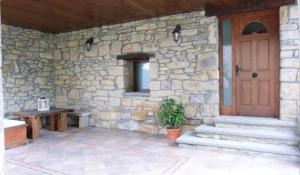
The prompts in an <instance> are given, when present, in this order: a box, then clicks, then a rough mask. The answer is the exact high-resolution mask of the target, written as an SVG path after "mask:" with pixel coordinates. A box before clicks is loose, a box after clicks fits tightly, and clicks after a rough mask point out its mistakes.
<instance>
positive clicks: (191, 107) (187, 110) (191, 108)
mask: <svg viewBox="0 0 300 175" xmlns="http://www.w3.org/2000/svg"><path fill="white" fill-rule="evenodd" d="M197 112H198V105H196V104H188V105H185V107H184V114H185V115H186V116H187V117H193V116H196V115H197Z"/></svg>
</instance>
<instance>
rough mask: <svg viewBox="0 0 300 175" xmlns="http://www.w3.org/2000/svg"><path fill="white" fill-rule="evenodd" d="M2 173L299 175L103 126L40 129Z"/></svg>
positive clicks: (291, 165) (278, 163) (257, 160)
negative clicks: (55, 130)
mask: <svg viewBox="0 0 300 175" xmlns="http://www.w3.org/2000/svg"><path fill="white" fill-rule="evenodd" d="M5 174H6V175H44V174H45V175H48V174H53V175H94V174H95V175H108V174H109V175H123V174H126V175H129V174H134V175H143V174H147V175H150V174H151V175H160V174H175V175H191V174H193V175H248V174H249V175H299V174H300V170H299V164H298V163H295V162H289V161H282V160H272V159H267V158H262V157H257V156H256V157H253V156H251V157H250V156H245V155H233V154H226V153H220V152H209V151H200V150H194V149H187V148H178V147H176V145H175V144H174V143H172V142H169V141H168V140H167V139H166V138H165V137H164V136H153V135H149V134H143V133H137V132H129V131H119V130H106V129H100V128H86V129H75V128H74V129H70V130H69V131H67V132H64V133H56V132H48V131H43V132H42V137H41V138H40V139H38V140H37V141H35V142H33V143H31V144H28V145H25V146H21V147H18V148H13V149H9V150H7V151H6V163H5Z"/></svg>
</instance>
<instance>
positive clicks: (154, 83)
mask: <svg viewBox="0 0 300 175" xmlns="http://www.w3.org/2000/svg"><path fill="white" fill-rule="evenodd" d="M150 90H151V91H152V90H160V82H159V81H150Z"/></svg>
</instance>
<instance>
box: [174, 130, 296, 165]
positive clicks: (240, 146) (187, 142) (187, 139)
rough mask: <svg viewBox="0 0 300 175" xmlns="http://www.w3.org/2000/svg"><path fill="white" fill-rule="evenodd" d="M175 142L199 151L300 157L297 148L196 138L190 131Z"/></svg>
mask: <svg viewBox="0 0 300 175" xmlns="http://www.w3.org/2000/svg"><path fill="white" fill-rule="evenodd" d="M176 142H177V143H178V144H179V146H181V147H186V146H188V147H193V148H199V149H203V148H207V147H213V148H221V149H229V150H240V151H249V152H255V153H268V154H272V155H280V156H288V157H293V158H296V159H298V160H299V157H300V151H299V148H298V147H296V146H288V145H274V144H264V143H254V142H240V141H230V140H218V139H210V138H200V137H197V136H196V135H195V134H194V133H193V132H192V131H189V132H186V133H185V134H183V135H182V136H180V137H179V138H178V139H177V140H176Z"/></svg>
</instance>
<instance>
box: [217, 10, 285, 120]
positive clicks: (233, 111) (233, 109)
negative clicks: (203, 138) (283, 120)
mask: <svg viewBox="0 0 300 175" xmlns="http://www.w3.org/2000/svg"><path fill="white" fill-rule="evenodd" d="M267 13H274V14H275V16H276V19H277V20H276V22H275V26H274V27H275V28H276V29H277V30H276V38H275V40H276V43H275V47H276V48H277V49H275V50H276V51H275V52H276V53H275V58H276V60H275V71H276V73H275V87H274V88H275V108H276V111H275V116H274V117H275V118H279V111H280V80H279V77H280V40H279V30H280V29H279V27H280V24H279V19H280V18H279V8H275V9H268V10H260V11H252V12H246V13H237V14H233V15H226V16H218V19H219V20H218V29H219V30H218V33H219V34H218V36H219V67H218V68H219V92H220V95H219V97H220V98H219V100H220V101H219V110H220V111H219V112H220V114H221V115H228V116H235V115H238V114H237V103H236V101H237V100H236V98H237V95H236V88H237V87H236V86H237V83H236V72H235V65H236V47H237V43H236V41H237V38H236V35H235V31H237V24H236V20H234V19H235V18H237V17H240V16H241V15H242V16H249V15H250V16H261V15H264V14H267ZM224 20H231V24H232V25H231V26H232V30H231V36H232V106H225V105H224V104H223V97H224V95H223V94H224V91H223V50H222V48H223V41H222V23H223V21H224Z"/></svg>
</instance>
